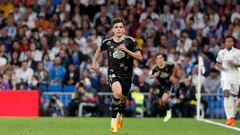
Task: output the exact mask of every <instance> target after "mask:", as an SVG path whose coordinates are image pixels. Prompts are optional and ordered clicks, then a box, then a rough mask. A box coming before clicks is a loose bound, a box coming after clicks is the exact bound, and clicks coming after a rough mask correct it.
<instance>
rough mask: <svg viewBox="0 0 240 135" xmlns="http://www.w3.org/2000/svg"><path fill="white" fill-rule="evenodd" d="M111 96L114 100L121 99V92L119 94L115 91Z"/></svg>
mask: <svg viewBox="0 0 240 135" xmlns="http://www.w3.org/2000/svg"><path fill="white" fill-rule="evenodd" d="M113 95H114V97H116V98H119V99H120V98H121V96H122V92H120V91H115V92H114V93H113Z"/></svg>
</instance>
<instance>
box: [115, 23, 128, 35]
mask: <svg viewBox="0 0 240 135" xmlns="http://www.w3.org/2000/svg"><path fill="white" fill-rule="evenodd" d="M112 31H113V34H114V36H116V37H121V36H123V34H124V33H125V28H124V26H123V23H115V24H114V25H113V28H112Z"/></svg>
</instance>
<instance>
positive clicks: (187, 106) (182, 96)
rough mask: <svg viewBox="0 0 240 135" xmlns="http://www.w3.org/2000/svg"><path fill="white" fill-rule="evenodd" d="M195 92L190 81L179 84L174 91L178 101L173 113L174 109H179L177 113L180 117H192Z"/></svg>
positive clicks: (186, 80) (194, 105)
mask: <svg viewBox="0 0 240 135" xmlns="http://www.w3.org/2000/svg"><path fill="white" fill-rule="evenodd" d="M195 92H196V91H195V87H193V86H192V85H191V80H189V79H185V80H184V82H181V83H180V84H179V88H178V89H177V91H176V98H177V99H178V100H177V102H176V104H174V106H173V112H175V111H176V110H175V109H179V110H178V111H180V112H181V116H182V117H193V116H194V115H195V112H196V111H195V110H196V109H195V107H196V98H195ZM174 108H175V109H174Z"/></svg>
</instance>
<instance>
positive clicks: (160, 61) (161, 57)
mask: <svg viewBox="0 0 240 135" xmlns="http://www.w3.org/2000/svg"><path fill="white" fill-rule="evenodd" d="M163 62H164V58H163V56H162V55H158V56H157V57H156V63H158V64H162V63H163Z"/></svg>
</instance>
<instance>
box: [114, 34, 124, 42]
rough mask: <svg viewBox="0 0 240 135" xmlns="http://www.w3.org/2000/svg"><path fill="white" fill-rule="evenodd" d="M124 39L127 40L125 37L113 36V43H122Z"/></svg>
mask: <svg viewBox="0 0 240 135" xmlns="http://www.w3.org/2000/svg"><path fill="white" fill-rule="evenodd" d="M124 38H125V35H122V36H121V37H118V36H113V41H115V42H121V41H122V40H123V39H124Z"/></svg>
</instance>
